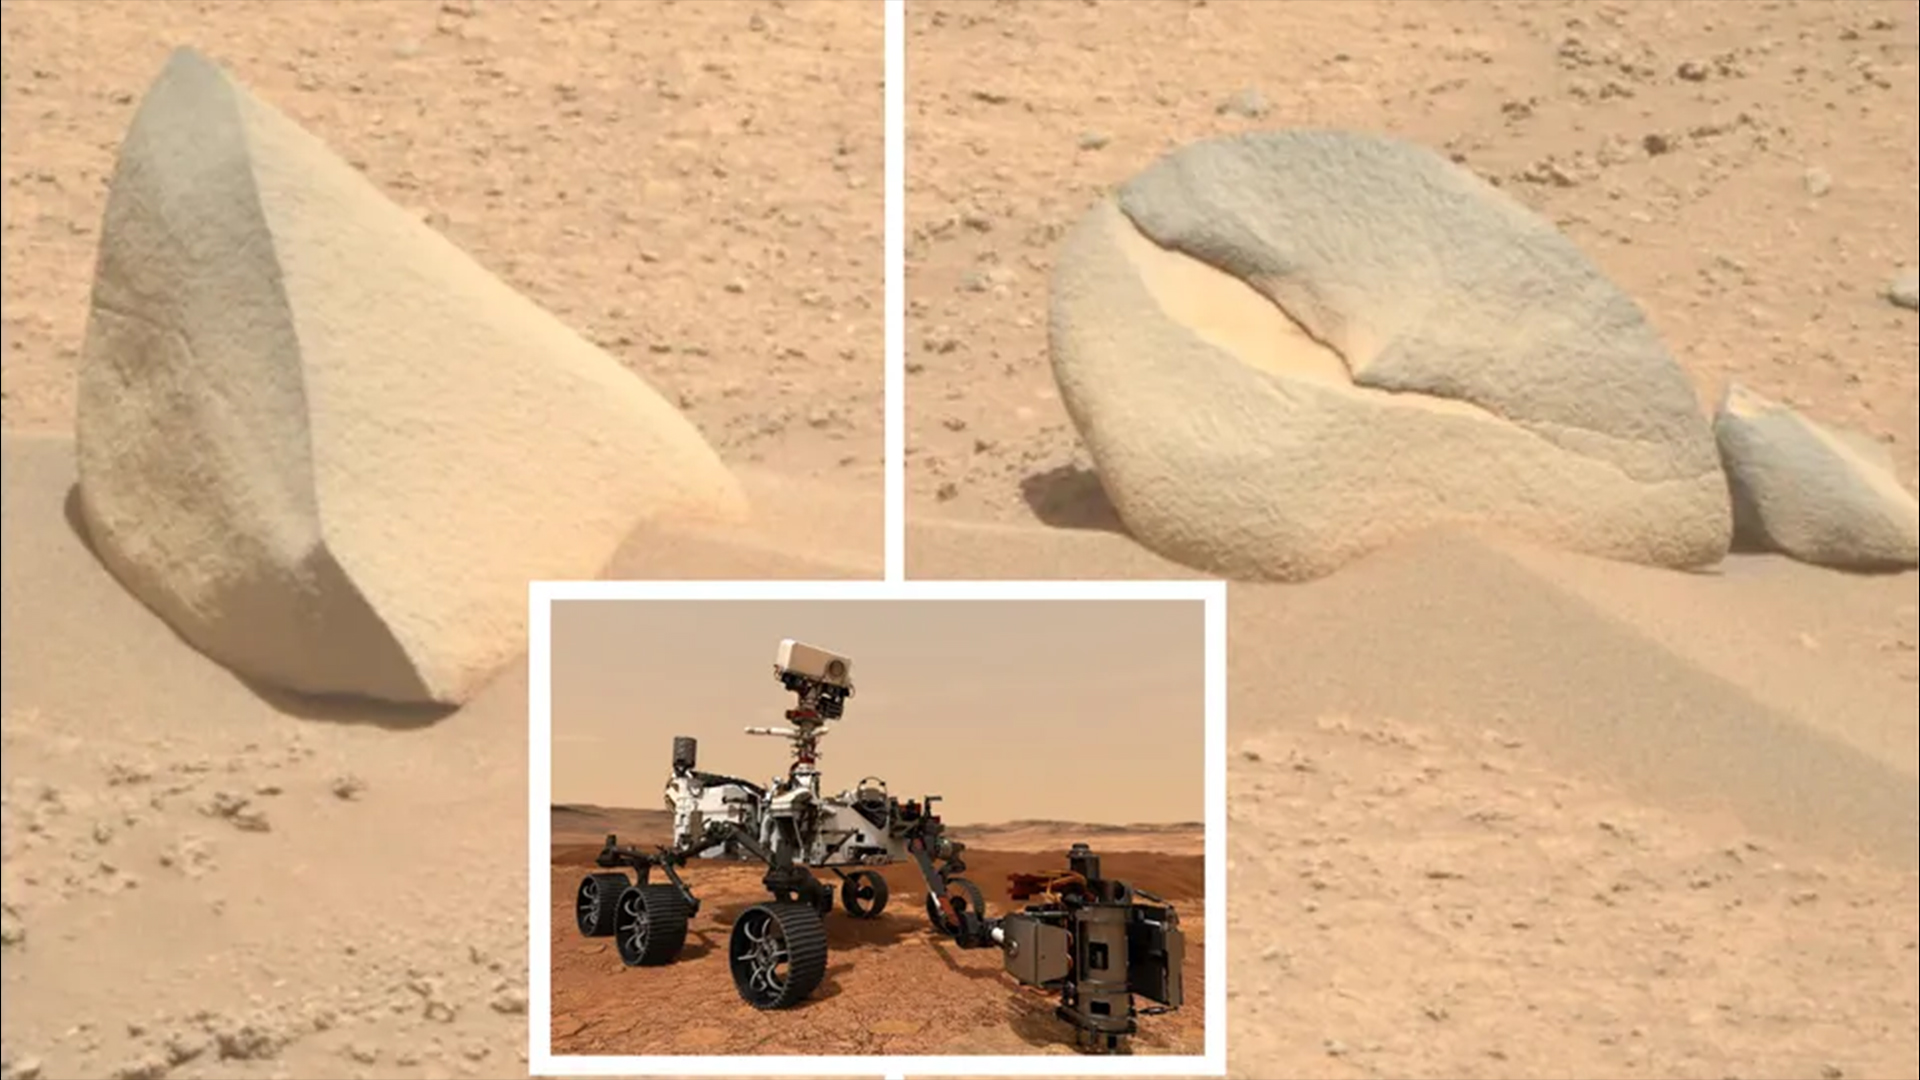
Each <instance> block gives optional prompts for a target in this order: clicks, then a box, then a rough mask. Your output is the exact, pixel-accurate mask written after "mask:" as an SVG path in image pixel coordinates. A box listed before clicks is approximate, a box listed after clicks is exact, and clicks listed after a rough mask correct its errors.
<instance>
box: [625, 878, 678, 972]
mask: <svg viewBox="0 0 1920 1080" xmlns="http://www.w3.org/2000/svg"><path fill="white" fill-rule="evenodd" d="M613 943H614V945H615V947H617V948H618V949H619V950H620V962H621V963H623V964H625V965H627V966H628V967H657V966H658V965H660V964H671V963H672V962H673V961H674V960H675V959H677V958H678V957H679V956H680V950H681V948H683V947H684V946H685V945H686V943H687V902H686V900H685V899H684V898H682V897H681V895H680V890H679V889H676V888H674V887H673V886H672V885H634V886H632V887H630V888H628V889H627V890H626V891H625V892H623V893H621V894H620V910H619V913H618V914H617V915H616V916H615V918H614V921H613Z"/></svg>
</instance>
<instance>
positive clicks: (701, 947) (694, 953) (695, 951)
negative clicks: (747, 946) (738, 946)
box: [678, 924, 733, 963]
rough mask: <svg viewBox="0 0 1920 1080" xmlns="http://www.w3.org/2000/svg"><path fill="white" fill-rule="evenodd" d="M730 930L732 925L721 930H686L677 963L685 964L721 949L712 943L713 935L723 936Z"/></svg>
mask: <svg viewBox="0 0 1920 1080" xmlns="http://www.w3.org/2000/svg"><path fill="white" fill-rule="evenodd" d="M732 928H733V927H732V924H728V925H727V926H726V927H725V928H723V929H721V930H688V931H687V943H686V944H685V945H683V946H681V947H680V956H679V961H678V962H680V963H685V962H686V961H688V960H698V959H700V958H701V957H703V956H705V955H707V954H708V953H710V952H712V951H714V950H715V949H718V948H722V946H721V945H717V944H715V943H714V940H713V939H714V935H715V934H724V933H726V932H727V931H730V930H731V929H732Z"/></svg>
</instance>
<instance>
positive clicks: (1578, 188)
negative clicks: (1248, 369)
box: [906, 0, 1920, 575]
mask: <svg viewBox="0 0 1920 1080" xmlns="http://www.w3.org/2000/svg"><path fill="white" fill-rule="evenodd" d="M907 11H908V16H907V18H908V23H907V65H908V91H907V98H908V100H907V161H908V164H907V207H906V213H907V230H908V241H907V303H908V327H907V357H906V359H907V372H908V377H907V387H908V398H907V405H906V408H907V443H908V458H907V469H908V473H907V484H908V516H909V518H923V517H931V516H938V517H951V518H959V519H962V520H966V521H984V522H1003V523H1030V522H1032V521H1034V520H1036V519H1039V520H1042V521H1048V522H1052V523H1056V524H1068V523H1074V524H1089V523H1093V524H1097V523H1099V522H1101V521H1103V520H1104V515H1103V514H1102V512H1101V511H1102V507H1101V506H1100V505H1099V504H1100V503H1101V501H1102V500H1099V499H1097V498H1094V499H1092V500H1089V499H1088V497H1087V496H1088V495H1089V493H1090V490H1091V491H1092V492H1097V486H1096V485H1091V484H1090V483H1089V479H1088V477H1087V475H1086V474H1085V471H1084V470H1085V469H1086V468H1087V467H1088V465H1089V464H1090V462H1089V461H1088V459H1087V458H1086V455H1085V451H1084V450H1083V449H1081V448H1080V447H1079V446H1078V445H1077V440H1076V439H1075V437H1074V433H1073V428H1072V425H1071V423H1070V422H1069V421H1068V419H1067V415H1066V412H1065V410H1064V409H1063V408H1062V407H1061V405H1060V403H1059V400H1058V396H1057V394H1056V392H1055V390H1054V386H1053V380H1052V376H1051V374H1050V373H1049V371H1048V367H1047V344H1046V326H1047V276H1048V273H1049V270H1050V268H1051V265H1052V258H1053V254H1054V251H1055V249H1056V248H1057V247H1058V244H1059V241H1060V239H1061V237H1062V236H1063V235H1064V233H1065V231H1066V229H1067V228H1068V227H1070V226H1071V225H1072V224H1073V223H1074V222H1075V221H1077V220H1078V219H1079V217H1080V215H1081V214H1082V213H1083V212H1085V210H1086V209H1087V207H1088V206H1089V205H1090V204H1091V203H1092V202H1093V201H1094V200H1095V199H1096V198H1098V197H1099V195H1100V194H1102V193H1103V192H1104V191H1106V190H1107V189H1108V188H1110V187H1111V186H1113V185H1115V184H1118V183H1121V182H1123V181H1124V180H1126V179H1127V178H1128V177H1130V176H1132V175H1133V174H1134V173H1136V172H1138V171H1140V170H1141V169H1143V168H1144V167H1146V166H1147V165H1148V164H1149V163H1150V162H1152V161H1153V160H1154V159H1155V158H1157V157H1159V156H1160V155H1162V154H1164V153H1166V152H1167V151H1168V150H1170V149H1172V148H1173V147H1175V146H1178V145H1182V144H1184V143H1187V142H1192V141H1195V140H1198V139H1202V138H1206V137H1210V136H1213V135H1219V134H1228V133H1232V132H1239V131H1249V130H1259V129H1263V128H1270V127H1286V126H1339V127H1356V128H1360V129H1364V130H1373V131H1380V132H1385V133H1389V134H1397V135H1402V136H1407V137H1412V138H1417V139H1419V140H1421V141H1423V142H1425V143H1427V144H1428V145H1432V146H1435V147H1437V148H1439V149H1442V150H1444V151H1446V152H1448V153H1456V154H1459V155H1462V156H1463V157H1464V161H1465V164H1466V165H1467V166H1468V167H1469V168H1472V169H1473V170H1475V171H1476V172H1478V173H1479V174H1480V175H1482V176H1483V177H1486V178H1487V179H1489V180H1491V181H1494V182H1497V183H1499V184H1500V185H1501V186H1502V187H1503V188H1504V189H1505V190H1506V191H1507V192H1508V193H1509V194H1512V195H1513V196H1515V197H1516V198H1518V199H1519V200H1520V201H1521V202H1522V203H1524V204H1526V205H1527V206H1529V207H1532V208H1533V209H1535V210H1537V211H1539V212H1540V213H1542V214H1544V215H1545V216H1546V217H1547V218H1549V219H1550V220H1552V221H1555V222H1557V223H1558V224H1559V225H1560V226H1561V228H1562V229H1563V230H1564V231H1565V232H1566V234H1567V235H1568V236H1569V237H1570V238H1572V239H1573V240H1574V241H1575V242H1576V243H1577V244H1579V245H1580V246H1581V248H1582V249H1583V250H1585V251H1586V252H1587V253H1588V254H1589V255H1590V256H1591V257H1592V258H1593V259H1594V260H1595V261H1596V262H1597V263H1598V265H1599V266H1600V267H1601V269H1602V270H1603V271H1604V272H1606V273H1607V274H1608V275H1609V276H1610V277H1611V278H1612V279H1613V280H1614V281H1615V282H1616V283H1618V284H1619V285H1620V286H1621V288H1623V289H1624V290H1625V291H1626V292H1627V293H1628V294H1629V295H1630V296H1632V297H1634V298H1635V299H1636V300H1637V301H1639V303H1640V304H1641V305H1642V307H1643V308H1644V309H1645V310H1646V312H1647V314H1648V316H1649V318H1650V319H1651V320H1652V322H1653V324H1654V326H1655V328H1656V329H1657V330H1658V331H1659V332H1660V333H1661V334H1662V335H1663V336H1664V338H1665V339H1666V341H1667V343H1668V345H1669V346H1670V347H1671V348H1672V349H1673V351H1674V352H1675V353H1676V354H1677V355H1678V356H1679V358H1680V360H1681V362H1682V364H1683V365H1684V366H1685V367H1686V369H1687V371H1688V372H1689V373H1690V374H1691V375H1692V376H1693V379H1694V382H1695V384H1696V386H1697V387H1698V388H1699V391H1700V393H1701V396H1702V398H1703V400H1713V399H1716V398H1717V396H1718V394H1719V393H1720V390H1721V388H1722V386H1723V385H1724V384H1725V382H1726V380H1727V379H1728V378H1730V377H1737V378H1739V379H1741V380H1742V381H1744V382H1746V383H1748V384H1749V385H1751V386H1753V387H1754V388H1755V389H1756V390H1759V391H1760V392H1762V393H1764V394H1767V395H1768V396H1770V397H1773V398H1775V399H1776V400H1784V401H1787V402H1789V403H1792V404H1795V405H1798V406H1800V407H1802V408H1805V409H1806V410H1807V411H1808V412H1809V413H1810V414H1811V415H1812V416H1814V417H1815V418H1817V419H1819V420H1822V421H1825V422H1832V423H1840V424H1846V425H1850V426H1854V427H1858V428H1860V429H1862V430H1864V431H1867V432H1870V433H1872V434H1874V435H1876V436H1878V437H1880V438H1882V439H1883V440H1885V441H1886V442H1887V443H1888V444H1889V449H1890V450H1891V451H1892V453H1893V456H1894V458H1895V460H1896V462H1897V463H1898V466H1899V471H1900V474H1901V476H1902V478H1903V479H1904V480H1905V481H1906V482H1907V484H1908V486H1909V487H1911V486H1912V485H1913V484H1914V482H1915V479H1916V475H1920V444H1916V436H1915V432H1916V428H1917V427H1920V394H1917V392H1916V387H1917V386H1920V374H1916V372H1917V370H1920V369H1917V368H1916V348H1915V342H1916V335H1915V320H1914V316H1913V313H1912V312H1910V311H1903V310H1900V309H1898V308H1895V307H1893V306H1892V305H1890V304H1888V303H1887V302H1886V301H1885V300H1884V299H1883V298H1882V297H1881V296H1880V292H1881V290H1882V289H1884V287H1885V286H1886V284H1887V283H1888V282H1889V280H1890V279H1892V277H1893V276H1894V275H1895V273H1896V272H1897V271H1898V270H1899V268H1901V267H1902V266H1906V267H1911V266H1914V265H1915V264H1916V259H1917V258H1920V193H1917V191H1916V183H1917V182H1920V181H1917V180H1916V177H1917V176H1920V171H1917V169H1916V163H1917V161H1920V136H1916V134H1915V132H1916V127H1917V125H1920V90H1916V89H1915V87H1916V84H1917V83H1920V73H1917V72H1916V67H1915V53H1914V50H1915V42H1916V35H1917V34H1920V15H1916V11H1915V8H1914V6H1913V5H1912V4H1911V3H1905V2H1901V0H1885V2H1880V0H1873V2H1853V0H1844V2H1830V0H1797V2H1796V0H1779V2H1769V3H1749V2H1746V0H1724V2H1723V0H1688V2H1686V3H1592V2H1586V0H1545V2H1529V3H1500V2H1480V0H1395V2H1392V3H1384V2H1378V0H1289V2H1286V3H1242V2H1232V0H1227V2H1219V0H1216V2H1212V3H1208V2H1206V0H1194V2H1185V0H1145V2H1139V0H1128V2H1115V0H1108V2H1106V3H1100V2H1097V0H1093V2H1080V3H1067V2H1062V3H1051V2H1050V3H1025V2H1000V3H972V2H965V0H959V2H943V0H911V2H910V3H909V4H908V5H907ZM1683 68H1684V70H1685V74H1684V75H1683V74H1682V70H1683ZM1246 106H1252V108H1246ZM1248 112H1253V113H1257V114H1258V115H1247V114H1248ZM1649 136H1659V137H1660V138H1661V139H1663V140H1665V142H1666V144H1667V145H1668V146H1669V149H1668V150H1667V151H1666V152H1664V153H1659V154H1651V153H1649V152H1648V151H1647V149H1646V148H1645V147H1646V142H1647V139H1648V137H1649ZM1815 192H1818V194H1816V193H1815ZM1090 502H1091V503H1092V505H1089V503H1090ZM913 557H914V555H913V552H912V550H911V549H910V550H909V551H908V558H909V560H911V559H913ZM908 573H909V574H911V575H918V574H919V571H918V570H916V569H915V568H914V567H913V566H912V564H911V562H910V563H909V567H908Z"/></svg>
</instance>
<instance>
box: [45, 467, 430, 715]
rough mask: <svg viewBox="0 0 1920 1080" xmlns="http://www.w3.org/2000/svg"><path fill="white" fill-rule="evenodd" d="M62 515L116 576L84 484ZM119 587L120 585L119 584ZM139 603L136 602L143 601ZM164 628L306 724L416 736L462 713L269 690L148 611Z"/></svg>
mask: <svg viewBox="0 0 1920 1080" xmlns="http://www.w3.org/2000/svg"><path fill="white" fill-rule="evenodd" d="M61 511H62V515H63V516H64V517H65V518H66V520H67V528H69V529H71V530H72V531H73V535H74V537H75V538H76V539H78V540H79V541H80V545H81V546H82V547H84V548H86V550H87V554H89V555H91V556H93V559H94V562H95V563H96V564H98V565H99V566H100V570H101V572H102V573H105V574H107V575H108V576H109V577H112V576H113V575H112V571H110V570H108V569H107V566H106V563H105V562H103V561H102V560H101V558H100V549H99V548H97V547H95V546H94V543H93V536H92V534H91V532H90V531H89V530H88V529H87V519H86V515H85V514H84V513H82V512H81V509H80V485H79V484H73V485H70V486H69V487H68V488H67V497H66V498H65V499H64V500H63V501H62V504H61ZM116 584H117V580H116ZM137 599H138V598H136V600H137ZM142 606H143V607H144V606H145V605H144V604H142ZM148 610H149V613H150V614H153V617H154V618H156V619H159V620H160V624H161V625H162V626H165V627H166V628H167V632H168V633H170V634H172V635H173V636H174V638H175V639H176V640H178V641H179V642H180V644H182V645H184V646H186V647H187V648H188V649H191V650H192V651H193V653H194V655H196V656H199V657H201V658H202V659H204V660H205V661H206V662H207V663H210V664H213V665H214V666H216V667H218V668H220V670H222V671H224V672H226V673H227V674H228V675H229V676H231V677H232V678H233V680H234V681H235V682H237V683H239V684H240V685H241V686H243V687H245V688H246V690H247V692H248V693H250V694H252V695H253V696H254V697H257V698H259V699H260V701H261V702H262V703H263V704H265V705H266V706H267V707H268V708H270V709H272V710H274V711H275V712H278V713H283V714H285V715H287V716H292V717H296V718H298V719H301V720H320V721H326V722H328V723H337V724H364V725H368V726H372V727H379V728H384V729H387V730H389V731H412V730H415V729H418V728H424V727H431V726H432V725H434V724H437V723H439V722H440V721H442V720H444V719H446V718H447V717H449V716H452V715H453V714H454V713H456V712H459V711H460V708H459V706H457V705H438V704H420V705H403V704H398V703H395V702H390V701H376V700H374V699H371V698H363V697H354V696H349V695H344V694H301V693H296V692H294V691H291V690H285V689H282V688H280V687H277V686H269V685H267V684H265V683H262V682H260V681H259V680H257V679H253V678H250V677H248V676H246V675H242V674H240V673H239V672H237V671H234V670H233V669H231V668H229V667H227V666H226V665H225V664H222V663H220V662H219V661H218V660H215V659H214V658H212V657H210V656H208V655H207V654H206V653H205V652H203V651H201V649H200V647H199V646H197V645H195V644H194V643H193V642H191V641H188V640H187V638H186V637H185V636H184V635H182V634H181V633H180V631H178V630H176V629H174V627H173V625H172V624H171V623H168V622H167V621H166V620H165V619H160V616H159V615H158V614H157V613H153V612H152V610H151V609H148Z"/></svg>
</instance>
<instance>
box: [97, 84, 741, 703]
mask: <svg viewBox="0 0 1920 1080" xmlns="http://www.w3.org/2000/svg"><path fill="white" fill-rule="evenodd" d="M78 391H79V392H78V415H77V417H76V440H77V446H78V455H79V462H78V466H79V475H80V504H81V508H82V513H83V516H84V519H85V524H86V527H87V529H88V532H89V537H90V540H91V542H92V543H93V545H94V547H95V549H96V550H97V551H98V553H99V555H100V557H101V559H102V560H103V561H104V562H105V564H106V565H107V566H108V567H109V568H110V569H111V570H112V572H113V573H114V574H115V576H116V577H118V578H119V580H120V581H122V582H123V583H124V584H125V586H126V587H127V588H128V589H129V590H131V591H132V592H133V593H134V594H135V595H137V596H138V597H139V598H140V599H141V600H142V601H144V602H145V603H146V604H147V605H148V606H149V607H151V608H152V609H153V610H154V611H156V612H157V613H158V614H159V615H160V616H161V617H162V618H164V619H165V620H166V621H167V622H168V623H169V624H171V625H172V626H173V627H174V629H175V630H176V631H178V632H179V633H180V634H181V635H182V636H183V637H185V638H186V639H187V640H188V641H190V642H191V643H193V644H194V645H195V646H197V647H198V648H200V649H201V650H202V651H203V652H205V653H206V654H207V655H209V656H211V657H213V658H214V659H215V660H218V661H220V662H221V663H223V664H226V665H228V666H229V667H231V668H232V669H233V670H235V671H236V672H238V673H239V674H241V675H244V676H246V677H249V678H251V679H254V680H258V681H260V682H262V683H264V684H267V685H269V686H273V687H278V688H282V689H290V690H295V691H301V692H306V693H314V694H347V695H356V696H364V697H372V698H378V699H385V700H390V701H398V702H439V703H458V702H461V701H463V700H465V699H466V698H467V697H468V696H470V695H471V694H472V693H473V692H474V691H475V690H476V689H477V688H478V687H479V686H481V685H482V684H484V682H485V681H486V680H487V679H488V678H489V677H490V676H491V674H492V673H493V672H494V671H495V670H496V669H497V668H498V667H499V666H500V665H501V664H502V663H504V662H506V661H508V660H511V659H512V658H513V657H515V656H516V655H518V654H519V653H520V652H521V651H522V650H523V649H524V648H525V634H526V621H527V610H528V598H527V583H528V581H529V580H532V579H542V578H547V579H551V578H575V579H578V578H588V577H593V576H596V575H598V574H599V573H600V572H601V570H602V569H603V567H604V566H605V565H606V563H607V561H608V560H609V559H610V558H611V556H612V554H613V553H614V551H615V549H616V548H617V547H618V546H619V544H620V543H621V541H622V539H623V538H624V537H626V536H627V535H628V534H629V533H630V532H631V531H632V530H633V529H634V528H635V527H636V526H637V525H639V524H641V523H643V522H649V521H661V520H675V519H681V520H684V519H695V518H697V519H706V520H738V519H740V518H741V517H743V516H744V515H745V514H746V512H747V508H746V504H745V499H744V497H743V495H742V494H741V491H740V489H739V488H738V486H737V485H736V483H735V481H734V478H733V477H732V475H731V474H730V473H729V472H728V470H727V469H726V468H725V466H724V465H723V464H722V462H721V461H720V460H719V458H718V456H717V455H716V454H715V453H714V452H713V450H712V448H711V447H710V446H708V445H707V443H706V442H705V440H704V439H703V438H702V437H701V435H700V433H699V432H698V431H697V430H696V429H695V428H694V427H693V425H692V424H691V423H689V422H688V420H687V419H686V418H685V417H683V416H681V415H680V414H679V413H678V412H677V411H676V410H675V409H674V408H673V407H672V406H670V405H669V404H668V403H667V402H666V401H665V400H663V399H662V398H661V397H660V396H659V395H658V394H657V393H655V392H654V391H653V390H652V389H651V388H650V387H648V386H647V385H646V384H645V383H643V382H642V381H641V380H640V379H638V378H637V377H635V376H634V375H632V374H631V373H629V372H628V371H626V370H625V369H624V368H622V367H621V366H620V364H619V362H618V361H616V360H615V359H614V358H612V357H611V356H609V355H607V354H606V353H605V352H603V351H602V350H600V349H598V348H596V347H595V346H593V345H592V344H590V343H588V342H587V341H586V340H584V339H583V338H581V337H580V336H579V335H578V334H576V333H574V332H573V331H572V330H570V329H568V328H567V327H566V326H564V325H562V324H561V323H560V322H559V321H558V320H557V319H555V318H554V317H553V316H552V315H550V314H548V313H547V312H546V311H544V310H542V309H541V308H540V307H538V306H537V305H535V304H534V303H533V302H532V301H530V300H528V299H527V298H526V297H524V296H522V295H520V294H519V293H518V292H516V291H515V290H514V289H512V288H511V287H509V286H508V285H506V284H505V283H503V282H501V281H500V280H499V279H498V278H496V277H494V276H493V275H492V274H490V273H489V272H487V271H486V270H485V269H483V268H482V267H481V266H480V265H478V264H477V263H476V262H475V261H474V260H473V259H472V258H470V257H469V256H467V255H466V254H465V253H463V252H462V251H460V250H459V249H458V248H456V247H455V246H454V245H453V244H452V243H450V242H449V241H447V240H446V239H445V238H444V237H442V236H440V235H439V234H438V233H436V232H434V231H433V230H432V229H430V228H428V227H427V226H426V225H425V224H423V223H422V222H421V221H420V220H418V218H417V217H415V216H414V215H413V214H410V213H408V212H407V211H406V210H404V209H402V208H401V207H399V206H398V205H396V204H394V203H393V202H391V201H389V200H388V199H387V198H386V197H385V196H384V195H382V194H381V193H380V192H379V190H377V189H376V188H375V187H374V186H373V184H372V183H370V182H369V181H368V180H367V179H366V178H365V177H363V176H361V175H360V173H359V172H358V171H356V170H355V169H354V168H353V167H351V166H350V165H348V164H347V163H346V162H344V161H342V160H340V158H338V157H337V156H335V155H334V154H333V153H332V152H330V151H329V150H328V149H327V147H326V146H324V145H323V144H322V143H321V142H320V141H319V140H318V139H316V138H315V137H314V136H312V135H310V134H308V133H307V132H306V131H304V130H302V129H301V128H300V126H299V125H297V124H296V123H294V122H293V121H292V120H291V119H289V118H288V117H287V116H285V115H283V114H282V113H280V112H279V111H278V110H276V109H274V108H273V107H272V106H269V105H267V104H265V103H263V102H261V101H259V100H258V99H256V98H254V97H253V96H252V95H250V94H249V93H248V92H247V91H246V90H245V89H244V88H242V87H241V86H239V85H238V84H237V83H236V82H235V81H234V80H233V79H232V78H230V77H229V76H228V74H227V73H225V72H224V71H222V70H221V69H220V68H218V67H216V66H215V65H214V64H212V63H210V62H209V61H207V60H206V59H205V58H203V57H202V56H200V55H199V54H197V53H195V52H193V51H191V50H186V49H183V50H180V51H177V52H176V53H174V54H173V56H172V57H171V59H170V60H169V61H168V63H167V66H166V68H165V70H164V71H163V72H162V73H161V75H160V77H159V78H158V80H157V81H156V82H155V83H154V85H153V86H152V87H151V88H150V89H149V91H148V92H147V95H146V97H145V99H144V101H143V102H142V103H141V105H140V108H139V111H138V113H137V114H136V115H135V117H134V119H133V123H132V126H131V128H130V129H129V131H128V132H127V135H126V139H125V141H124V142H123V144H122V146H121V148H120V155H119V161H118V164H117V166H116V168H115V171H114V175H113V178H112V186H111V190H110V193H109V197H108V202H107V210H106V219H105V221H104V223H103V225H102V227H101V234H100V255H99V263H98V266H97V269H96V274H95V281H94V288H93V297H92V310H91V314H90V319H89V322H88V326H87V339H86V346H85V350H84V355H83V358H82V362H81V365H80V376H79V388H78Z"/></svg>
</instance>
